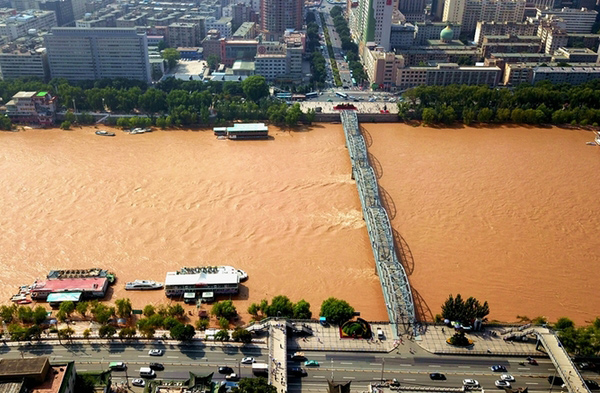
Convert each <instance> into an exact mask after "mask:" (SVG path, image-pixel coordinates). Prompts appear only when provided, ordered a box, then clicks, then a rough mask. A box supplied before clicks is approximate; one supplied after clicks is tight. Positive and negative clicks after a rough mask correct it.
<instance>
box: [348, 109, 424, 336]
mask: <svg viewBox="0 0 600 393" xmlns="http://www.w3.org/2000/svg"><path fill="white" fill-rule="evenodd" d="M340 118H341V120H342V125H343V127H344V136H345V138H346V147H347V148H348V153H349V155H350V161H351V163H352V175H353V178H354V179H355V180H356V187H357V189H358V195H359V198H360V202H361V206H362V210H363V217H364V219H365V223H366V225H367V232H368V233H369V239H370V240H371V247H372V249H373V255H374V257H375V266H376V269H377V274H378V275H379V280H380V282H381V288H382V290H383V297H384V299H385V303H386V308H387V312H388V316H389V318H390V323H391V324H392V325H394V326H393V327H394V329H395V330H396V334H398V335H401V334H412V333H414V331H413V329H414V327H415V306H414V302H413V298H412V292H411V289H410V284H409V282H408V276H407V275H406V271H405V270H404V267H403V266H402V264H401V263H400V261H399V260H398V256H397V254H396V250H395V246H394V236H393V232H392V226H391V223H390V219H389V217H388V214H387V211H386V210H385V209H384V208H383V206H382V204H381V198H380V196H379V186H378V185H377V177H376V176H375V172H374V170H373V168H372V167H371V164H370V163H369V159H368V155H367V145H366V143H365V139H364V137H363V135H362V133H361V132H360V128H359V125H358V117H357V116H356V113H354V112H353V111H341V112H340Z"/></svg>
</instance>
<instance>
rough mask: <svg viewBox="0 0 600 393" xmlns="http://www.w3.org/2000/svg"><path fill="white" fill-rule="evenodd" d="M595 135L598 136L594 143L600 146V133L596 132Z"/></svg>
mask: <svg viewBox="0 0 600 393" xmlns="http://www.w3.org/2000/svg"><path fill="white" fill-rule="evenodd" d="M594 134H596V139H594V142H596V145H598V146H600V131H594Z"/></svg>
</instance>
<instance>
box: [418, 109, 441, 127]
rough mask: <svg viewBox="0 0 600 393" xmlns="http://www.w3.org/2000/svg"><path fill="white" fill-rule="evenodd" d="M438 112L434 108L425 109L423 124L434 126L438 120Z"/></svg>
mask: <svg viewBox="0 0 600 393" xmlns="http://www.w3.org/2000/svg"><path fill="white" fill-rule="evenodd" d="M436 117H437V116H436V112H435V109H433V108H425V109H423V114H422V115H421V118H422V119H423V123H425V124H433V123H435V120H436Z"/></svg>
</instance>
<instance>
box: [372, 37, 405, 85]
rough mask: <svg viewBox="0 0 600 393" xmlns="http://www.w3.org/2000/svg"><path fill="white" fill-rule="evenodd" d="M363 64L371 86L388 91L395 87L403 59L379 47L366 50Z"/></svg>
mask: <svg viewBox="0 0 600 393" xmlns="http://www.w3.org/2000/svg"><path fill="white" fill-rule="evenodd" d="M363 64H364V67H365V71H366V73H367V76H368V78H369V82H370V83H371V84H377V85H378V86H379V87H380V88H381V89H385V90H389V89H391V88H392V87H394V86H395V85H396V76H397V72H398V69H400V68H403V67H404V58H403V57H402V55H397V54H395V53H394V52H386V51H384V50H383V48H381V47H371V48H366V49H365V53H364V55H363Z"/></svg>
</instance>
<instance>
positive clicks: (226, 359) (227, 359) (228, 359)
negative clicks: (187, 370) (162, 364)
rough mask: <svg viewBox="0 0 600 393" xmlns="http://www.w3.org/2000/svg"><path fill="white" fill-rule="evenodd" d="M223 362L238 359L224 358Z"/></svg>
mask: <svg viewBox="0 0 600 393" xmlns="http://www.w3.org/2000/svg"><path fill="white" fill-rule="evenodd" d="M167 357H168V356H167ZM223 360H225V361H226V362H228V361H234V362H235V361H236V360H237V359H234V358H223Z"/></svg>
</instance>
